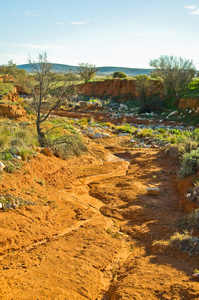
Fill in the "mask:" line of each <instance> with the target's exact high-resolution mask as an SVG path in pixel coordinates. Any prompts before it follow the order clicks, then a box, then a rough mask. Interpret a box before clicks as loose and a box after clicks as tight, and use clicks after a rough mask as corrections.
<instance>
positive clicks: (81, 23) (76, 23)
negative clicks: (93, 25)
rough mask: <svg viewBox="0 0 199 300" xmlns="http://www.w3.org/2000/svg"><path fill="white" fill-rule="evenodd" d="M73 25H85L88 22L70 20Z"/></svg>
mask: <svg viewBox="0 0 199 300" xmlns="http://www.w3.org/2000/svg"><path fill="white" fill-rule="evenodd" d="M70 24H72V25H84V24H87V22H70Z"/></svg>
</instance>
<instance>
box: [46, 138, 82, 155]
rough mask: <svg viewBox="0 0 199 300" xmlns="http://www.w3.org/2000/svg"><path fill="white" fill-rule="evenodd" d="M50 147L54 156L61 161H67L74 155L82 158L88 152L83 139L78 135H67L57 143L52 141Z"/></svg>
mask: <svg viewBox="0 0 199 300" xmlns="http://www.w3.org/2000/svg"><path fill="white" fill-rule="evenodd" d="M50 146H51V148H52V149H53V152H54V155H56V156H58V157H59V158H61V159H67V158H69V157H70V156H72V155H77V156H80V155H81V154H82V152H84V151H86V150H87V147H86V146H85V145H84V143H83V141H82V139H81V137H80V136H78V135H65V136H63V137H61V138H60V139H57V140H56V141H51V142H50Z"/></svg>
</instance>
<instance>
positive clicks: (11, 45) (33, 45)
mask: <svg viewBox="0 0 199 300" xmlns="http://www.w3.org/2000/svg"><path fill="white" fill-rule="evenodd" d="M0 45H1V46H10V47H25V48H34V49H67V48H68V46H58V45H36V44H14V43H13V44H12V43H8V44H6V43H0Z"/></svg>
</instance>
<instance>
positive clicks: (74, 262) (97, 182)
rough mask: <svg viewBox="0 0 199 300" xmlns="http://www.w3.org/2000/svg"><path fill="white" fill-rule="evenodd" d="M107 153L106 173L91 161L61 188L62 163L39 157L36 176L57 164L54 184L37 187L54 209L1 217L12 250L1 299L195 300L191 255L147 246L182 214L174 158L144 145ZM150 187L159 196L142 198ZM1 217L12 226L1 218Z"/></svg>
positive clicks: (1, 262)
mask: <svg viewBox="0 0 199 300" xmlns="http://www.w3.org/2000/svg"><path fill="white" fill-rule="evenodd" d="M95 147H98V146H97V145H95ZM104 151H105V150H104ZM117 152H118V151H117ZM121 152H124V153H126V149H122V148H121ZM105 153H106V160H107V161H108V164H107V165H105V166H106V168H107V172H105V171H104V174H102V167H103V166H98V165H97V163H95V164H96V165H95V170H93V165H92V164H90V166H88V168H87V170H86V171H85V172H86V174H87V173H89V172H88V170H90V174H91V175H89V176H85V177H81V178H80V177H79V178H78V177H77V178H76V179H74V180H72V181H71V183H70V184H68V186H67V188H66V187H64V185H63V182H65V181H67V178H69V177H68V176H69V175H68V174H67V171H66V170H67V168H66V167H64V165H63V164H62V165H60V166H59V165H58V163H59V162H58V161H53V159H50V160H49V161H47V160H45V164H46V165H45V168H44V170H41V169H40V170H39V172H40V174H42V172H46V170H47V169H48V164H50V163H51V164H52V166H51V168H50V167H49V173H48V174H47V175H48V176H47V178H49V176H51V175H49V174H54V172H55V171H53V170H54V169H53V168H55V169H56V181H55V182H54V185H53V187H52V181H51V185H50V184H49V185H48V183H47V184H46V186H45V188H43V190H41V191H40V190H38V191H36V192H37V193H40V194H39V195H40V197H41V194H42V192H43V193H44V192H46V193H49V194H50V195H51V197H52V199H54V198H56V199H57V207H53V208H52V207H51V206H39V207H38V206H37V205H36V206H35V207H30V208H28V209H27V210H26V209H22V211H20V213H18V212H10V213H2V214H1V223H2V226H4V228H5V231H6V230H7V231H6V234H7V235H8V234H10V237H9V239H10V240H8V238H7V240H6V241H7V243H8V242H9V245H7V244H6V245H7V248H8V250H9V247H10V250H9V252H8V250H7V253H4V254H3V253H2V255H1V257H0V279H1V286H0V299H5V300H7V299H9V300H11V299H14V300H15V299H17V300H18V299H28V300H29V299H30V300H32V299H39V300H41V299H67V300H76V299H77V300H83V299H92V300H96V299H97V300H102V299H104V300H116V299H136V300H137V299H199V289H198V283H197V282H194V281H192V279H191V275H192V272H193V269H195V268H197V267H198V265H197V259H196V258H194V257H188V256H187V255H184V254H183V253H181V252H177V251H170V252H169V253H165V251H164V252H158V251H157V252H156V251H155V249H154V248H153V247H151V245H152V243H153V241H154V240H159V239H167V238H169V237H170V236H171V235H172V234H173V233H174V232H176V231H177V230H178V225H177V221H178V220H179V219H180V218H181V217H182V216H183V214H184V213H183V212H182V211H180V210H179V206H178V202H179V200H180V199H179V195H178V194H177V192H176V188H175V168H176V166H175V162H174V161H170V159H169V158H168V157H165V156H164V154H163V152H162V151H152V150H149V149H148V150H135V149H130V148H129V149H128V153H129V154H128V158H129V157H130V161H125V160H121V159H118V158H116V157H115V156H113V154H114V151H113V154H111V153H110V152H108V150H106V151H105ZM53 162H54V165H55V162H56V167H53ZM36 163H37V162H35V165H34V164H33V167H34V168H33V169H34V170H36V169H37V168H38V166H39V165H36ZM39 163H41V162H38V164H39ZM109 164H110V165H109ZM36 166H37V167H36ZM81 167H82V166H81V165H78V168H79V169H80V168H81ZM98 170H99V171H98ZM91 171H92V172H91ZM99 173H100V174H99ZM105 173H106V174H105ZM81 174H82V172H81ZM25 176H26V175H25ZM40 176H41V175H40ZM53 176H54V175H53ZM53 178H54V177H53ZM10 180H11V179H10ZM13 180H14V179H13ZM46 181H47V180H46ZM7 182H8V181H7ZM49 182H50V181H49ZM59 182H60V183H59ZM58 183H59V184H58ZM2 184H4V188H5V187H7V186H6V183H4V182H3V183H2ZM10 184H11V183H10ZM25 184H26V185H28V184H30V182H29V183H28V181H27V182H25V180H24V189H25ZM31 184H32V183H31ZM150 186H156V187H158V188H159V189H160V194H159V195H158V196H157V197H151V196H149V195H147V192H146V189H147V187H150ZM36 192H35V195H36ZM42 196H43V194H42ZM44 196H45V195H44ZM34 197H36V196H34ZM49 197H50V196H49ZM50 199H51V198H50ZM51 201H52V200H51ZM4 216H5V217H7V220H13V222H14V223H12V222H11V221H10V222H9V224H10V225H9V224H8V223H6V221H5V220H4V219H3V218H4ZM9 218H10V219H9ZM38 218H39V219H38ZM25 220H26V221H25ZM7 222H8V221H7ZM22 225H24V226H25V228H22V227H23V226H22ZM6 226H7V227H6ZM9 226H10V230H11V228H15V235H13V234H12V235H11V233H9V230H8V229H9ZM14 226H15V227H14ZM29 226H31V227H30V229H28V228H29ZM20 228H21V229H20ZM20 230H21V231H22V233H21V231H20ZM26 233H27V234H26ZM42 237H43V238H42ZM32 240H33V242H31V241H32ZM3 243H5V238H4V236H2V238H1V245H2V247H3ZM17 245H18V246H17ZM12 249H13V250H12Z"/></svg>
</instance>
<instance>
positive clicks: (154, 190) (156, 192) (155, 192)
mask: <svg viewBox="0 0 199 300" xmlns="http://www.w3.org/2000/svg"><path fill="white" fill-rule="evenodd" d="M147 192H148V194H149V195H150V196H157V195H159V193H160V191H159V189H158V188H156V187H152V188H147Z"/></svg>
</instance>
